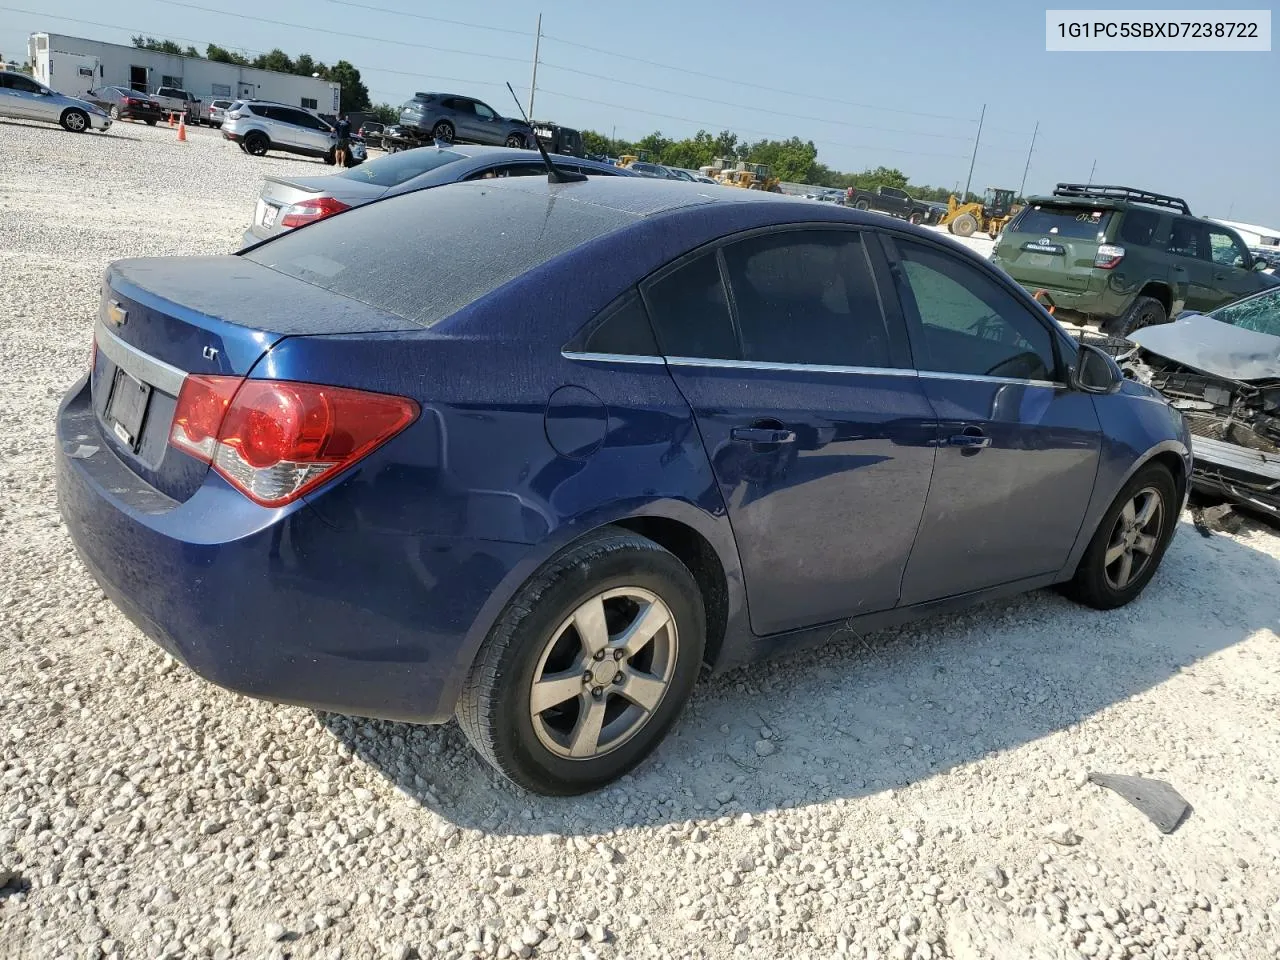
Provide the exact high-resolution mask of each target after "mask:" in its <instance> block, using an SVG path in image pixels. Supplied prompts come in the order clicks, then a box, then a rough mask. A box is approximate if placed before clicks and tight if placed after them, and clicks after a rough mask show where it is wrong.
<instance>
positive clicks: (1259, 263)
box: [1253, 258, 1270, 273]
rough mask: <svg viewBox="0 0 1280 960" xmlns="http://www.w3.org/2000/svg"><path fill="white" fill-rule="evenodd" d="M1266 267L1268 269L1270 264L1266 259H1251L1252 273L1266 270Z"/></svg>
mask: <svg viewBox="0 0 1280 960" xmlns="http://www.w3.org/2000/svg"><path fill="white" fill-rule="evenodd" d="M1267 269H1270V265H1269V264H1268V263H1267V261H1265V260H1259V259H1257V258H1254V261H1253V272H1254V273H1262V271H1263V270H1267Z"/></svg>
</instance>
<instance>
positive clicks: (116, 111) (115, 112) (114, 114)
mask: <svg viewBox="0 0 1280 960" xmlns="http://www.w3.org/2000/svg"><path fill="white" fill-rule="evenodd" d="M111 119H112V120H119V119H120V108H119V107H115V106H113V107H112V108H111Z"/></svg>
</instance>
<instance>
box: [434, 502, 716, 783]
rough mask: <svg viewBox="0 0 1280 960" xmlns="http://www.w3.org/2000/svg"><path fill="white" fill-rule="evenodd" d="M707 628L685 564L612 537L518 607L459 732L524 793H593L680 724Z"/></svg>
mask: <svg viewBox="0 0 1280 960" xmlns="http://www.w3.org/2000/svg"><path fill="white" fill-rule="evenodd" d="M705 622H706V621H705V613H704V609H703V604H702V597H701V594H700V593H699V591H698V586H697V584H696V582H695V581H694V579H693V575H692V574H691V573H690V572H689V570H688V569H687V568H686V567H685V566H684V564H682V563H681V562H680V561H679V560H677V559H676V557H675V556H673V555H672V554H671V553H669V552H667V551H666V550H664V549H663V548H662V547H660V546H658V545H657V544H656V543H654V542H653V541H652V540H648V539H646V538H645V537H641V536H638V535H637V534H633V533H630V532H629V531H626V530H622V529H620V528H616V527H608V528H605V529H604V530H602V531H600V532H598V533H597V534H595V535H593V536H591V537H588V538H587V539H585V540H583V541H581V542H579V543H577V544H574V545H572V546H570V547H568V548H567V549H565V550H564V551H562V552H561V553H560V554H558V555H557V556H555V557H553V558H552V559H551V560H550V561H548V562H547V564H546V565H545V566H544V567H543V568H542V569H541V570H539V571H538V572H537V573H535V574H534V575H533V577H532V578H530V580H529V581H528V582H527V583H526V584H525V585H524V586H523V587H521V589H520V590H519V592H518V593H517V594H516V595H515V597H513V598H512V600H511V602H510V603H509V604H508V605H507V608H506V610H505V611H504V612H503V614H502V616H501V617H500V619H499V620H498V622H497V623H496V624H495V625H494V627H493V629H492V630H491V631H490V633H489V636H488V637H487V638H486V639H485V641H484V643H483V644H482V646H481V647H480V651H479V653H478V654H477V656H476V660H475V663H474V664H473V665H472V668H471V674H470V676H469V677H468V679H467V682H466V684H465V685H464V688H463V691H462V695H461V697H460V699H459V702H458V711H457V715H458V723H459V725H460V726H461V727H462V730H463V732H464V733H465V734H466V735H467V739H468V740H470V741H471V744H472V746H473V747H475V749H476V751H477V752H478V753H479V754H480V755H481V756H482V757H484V758H485V760H487V761H488V762H489V763H490V764H491V765H492V766H493V767H494V768H495V769H497V770H498V771H499V772H500V773H502V774H503V775H504V776H506V777H507V778H508V779H509V780H511V781H513V782H514V783H516V784H518V785H519V786H521V787H524V788H525V789H526V790H530V791H532V792H534V793H540V794H544V795H549V796H571V795H575V794H580V793H586V792H588V791H590V790H595V789H597V788H599V787H602V786H604V785H605V784H608V783H610V782H611V781H613V780H616V779H617V778H618V777H620V776H622V775H623V774H625V773H626V772H628V771H629V770H631V769H633V768H634V767H635V766H636V765H637V764H639V763H640V762H641V761H642V760H644V758H645V757H647V756H648V755H649V753H650V752H652V751H653V749H654V748H655V747H656V746H657V745H658V743H659V742H661V740H662V738H663V737H664V736H665V735H666V733H667V731H668V729H670V727H671V725H672V724H673V723H674V722H675V720H676V718H677V717H678V716H679V714H680V711H681V709H682V708H683V707H684V704H685V701H686V700H687V699H688V697H689V693H690V692H691V690H692V689H693V684H694V681H695V680H696V679H697V676H698V671H699V669H700V668H701V664H702V651H703V646H704V643H705V632H706V627H705Z"/></svg>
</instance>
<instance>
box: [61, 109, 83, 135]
mask: <svg viewBox="0 0 1280 960" xmlns="http://www.w3.org/2000/svg"><path fill="white" fill-rule="evenodd" d="M60 122H61V123H62V128H63V129H64V130H66V131H67V132H68V133H84V132H85V131H86V130H88V129H89V115H88V114H87V113H85V112H84V111H83V110H74V109H73V110H68V111H67V112H66V113H64V114H63V115H62V120H61V121H60Z"/></svg>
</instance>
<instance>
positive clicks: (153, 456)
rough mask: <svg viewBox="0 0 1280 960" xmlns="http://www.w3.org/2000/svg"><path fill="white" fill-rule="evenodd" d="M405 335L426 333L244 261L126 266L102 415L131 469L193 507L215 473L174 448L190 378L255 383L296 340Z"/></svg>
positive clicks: (115, 293)
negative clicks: (179, 407) (177, 415)
mask: <svg viewBox="0 0 1280 960" xmlns="http://www.w3.org/2000/svg"><path fill="white" fill-rule="evenodd" d="M405 329H410V330H412V329H420V328H419V327H418V326H416V325H415V324H413V323H412V322H410V321H407V320H403V319H401V318H399V317H395V316H392V315H390V314H386V313H383V312H381V311H379V310H376V309H375V308H372V307H369V306H367V305H365V304H363V303H359V302H357V301H355V300H351V299H348V298H346V297H343V296H340V295H338V294H336V293H332V292H329V291H326V290H323V289H321V288H319V287H316V286H312V285H310V284H307V283H303V282H300V281H298V280H295V279H292V278H290V277H287V276H284V275H282V274H280V273H277V272H276V271H273V270H270V269H267V268H266V267H262V266H259V265H257V264H255V263H252V262H250V261H247V260H243V259H241V258H239V257H233V256H226V257H165V258H155V259H146V260H122V261H118V262H116V263H113V264H112V265H111V266H110V267H108V268H107V273H106V278H105V280H104V283H103V290H102V301H101V303H100V305H99V310H98V319H97V322H96V324H95V327H94V336H95V340H96V343H97V354H96V359H95V361H94V366H93V372H92V376H91V389H92V396H93V410H94V415H95V417H96V418H97V422H98V425H99V427H100V428H101V432H102V436H103V440H104V442H105V443H106V444H107V445H108V446H109V447H110V448H111V449H112V450H113V451H115V453H116V455H117V456H119V457H120V459H121V460H122V461H124V463H126V464H127V465H128V466H129V467H130V468H131V469H133V471H134V472H135V473H137V474H138V475H139V476H140V477H142V478H143V479H144V480H145V481H146V482H147V483H149V484H150V485H151V486H153V487H155V488H156V489H158V490H160V491H161V492H162V493H164V494H165V495H166V496H169V497H171V498H173V499H175V500H179V501H182V500H186V499H187V498H188V497H190V496H191V494H193V493H194V492H195V490H196V488H197V487H199V485H200V483H201V482H202V481H203V479H204V477H205V475H206V473H207V472H208V469H209V468H208V465H207V464H204V463H200V462H199V461H197V460H195V459H193V458H192V457H189V456H187V455H186V454H183V453H181V452H179V451H177V450H174V449H173V448H172V447H170V446H169V445H168V439H169V430H170V428H171V426H172V422H173V414H174V408H175V406H176V404H177V398H178V394H179V392H180V391H181V389H182V382H183V379H184V378H185V377H186V375H187V374H189V373H195V374H214V375H223V376H241V377H243V376H247V375H248V374H249V372H250V371H251V370H252V369H253V368H254V366H255V365H256V364H257V363H258V361H259V360H260V359H261V358H262V357H263V356H264V355H265V354H266V353H267V351H269V350H270V349H271V348H272V347H273V346H274V345H275V344H277V343H278V342H280V340H282V339H284V338H285V337H288V336H303V335H307V334H325V333H358V332H365V331H390V330H405Z"/></svg>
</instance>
